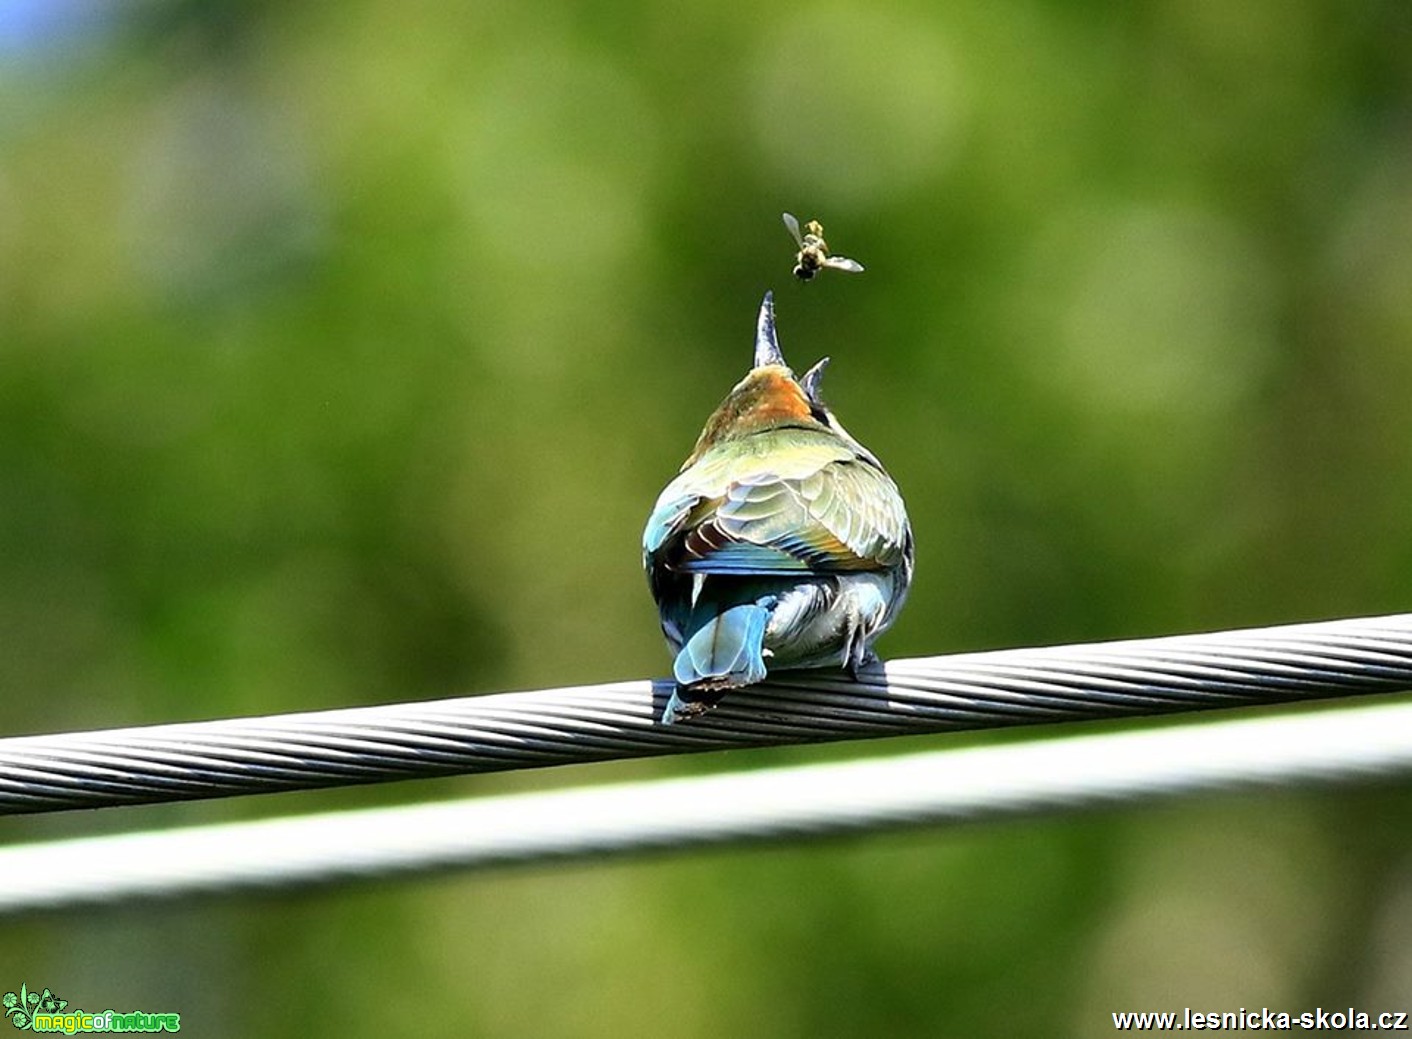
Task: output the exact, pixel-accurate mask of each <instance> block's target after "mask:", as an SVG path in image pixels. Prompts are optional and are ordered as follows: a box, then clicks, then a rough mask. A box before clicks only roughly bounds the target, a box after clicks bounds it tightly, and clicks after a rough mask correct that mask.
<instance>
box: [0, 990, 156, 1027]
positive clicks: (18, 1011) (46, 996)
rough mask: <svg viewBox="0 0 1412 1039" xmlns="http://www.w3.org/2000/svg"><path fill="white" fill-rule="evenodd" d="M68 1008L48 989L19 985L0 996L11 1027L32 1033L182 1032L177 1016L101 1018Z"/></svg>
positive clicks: (135, 1013) (112, 1014)
mask: <svg viewBox="0 0 1412 1039" xmlns="http://www.w3.org/2000/svg"><path fill="white" fill-rule="evenodd" d="M68 1007H69V1001H68V1000H67V999H60V998H59V997H58V996H56V995H55V994H54V993H53V992H50V991H49V990H48V989H45V990H44V991H42V992H31V991H30V989H29V986H28V985H21V986H20V990H19V991H18V992H6V993H5V994H4V995H3V996H0V1009H3V1010H4V1011H5V1017H6V1018H8V1019H9V1021H10V1024H12V1025H14V1026H15V1027H16V1028H19V1029H22V1030H27V1031H31V1032H61V1033H63V1034H64V1035H73V1034H74V1033H75V1032H179V1031H181V1015H180V1014H173V1013H166V1014H150V1013H147V1012H146V1011H144V1010H132V1011H129V1012H128V1013H126V1014H120V1013H118V1011H116V1010H105V1011H103V1012H102V1013H101V1014H90V1013H88V1012H87V1011H84V1010H70V1009H69V1008H68Z"/></svg>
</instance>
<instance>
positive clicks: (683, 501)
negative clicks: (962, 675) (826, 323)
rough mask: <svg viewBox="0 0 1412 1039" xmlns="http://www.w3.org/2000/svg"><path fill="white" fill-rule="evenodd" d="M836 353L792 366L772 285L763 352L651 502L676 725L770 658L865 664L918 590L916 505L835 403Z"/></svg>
mask: <svg viewBox="0 0 1412 1039" xmlns="http://www.w3.org/2000/svg"><path fill="white" fill-rule="evenodd" d="M828 363H829V359H828V358H827V357H825V358H823V359H822V360H821V361H819V362H818V363H817V364H815V365H814V366H813V367H812V368H810V369H809V370H808V371H806V372H805V373H804V375H803V376H800V377H798V378H796V377H795V374H794V372H793V370H792V369H791V368H790V367H789V365H788V363H787V362H786V361H785V359H784V354H783V353H782V352H781V350H780V345H779V340H778V338H777V335H776V330H775V313H774V296H773V294H772V293H770V292H767V293H765V298H764V301H763V302H762V303H761V305H760V311H759V316H758V318H757V320H756V333H755V358H754V365H753V366H752V367H751V369H750V371H749V373H748V374H747V375H746V376H745V378H743V379H742V380H741V381H740V382H739V383H737V384H736V386H735V387H734V388H733V389H732V390H731V391H730V393H729V394H728V395H727V396H726V398H725V400H724V401H722V402H721V405H720V406H719V407H718V408H717V409H716V410H715V411H714V412H713V413H712V415H711V417H710V418H709V419H708V420H707V421H706V425H705V428H704V429H703V430H702V432H701V435H700V437H699V438H698V439H697V441H696V446H695V448H694V449H693V450H692V452H691V454H690V455H688V456H687V459H686V461H685V462H684V463H682V467H681V469H680V471H679V472H678V473H677V475H676V477H675V478H674V479H673V480H672V481H671V482H670V483H668V484H667V486H666V488H665V489H663V491H662V493H661V494H660V495H659V496H658V498H657V501H656V504H655V505H654V506H653V509H652V512H651V515H650V516H649V517H648V520H647V526H646V527H645V529H644V530H643V535H642V552H643V567H644V569H645V570H646V572H647V581H648V585H649V587H650V589H651V592H652V596H653V599H654V600H655V601H656V603H657V608H658V612H659V614H660V617H661V624H662V632H663V634H664V635H665V636H666V639H667V644H668V646H669V648H670V650H671V652H672V653H673V654H674V661H673V665H672V678H673V681H674V689H673V692H672V695H671V697H670V698H669V700H668V702H667V705H666V708H665V710H664V711H663V712H662V716H661V719H660V720H661V722H662V723H664V724H673V723H675V722H677V721H681V720H685V719H689V718H693V717H696V716H698V715H700V714H702V713H704V712H705V711H707V710H709V709H710V708H711V707H714V706H715V705H716V703H718V702H719V700H720V699H721V697H722V696H724V695H725V694H726V693H727V692H729V691H730V690H732V689H739V688H742V687H744V686H749V685H753V684H755V683H757V682H760V681H762V680H763V679H764V678H765V677H766V676H767V675H768V674H770V673H771V672H773V671H779V670H792V669H796V668H822V667H830V668H843V669H845V670H846V671H847V672H848V673H849V674H850V675H852V677H853V678H854V679H857V677H858V672H859V670H860V669H862V668H864V667H866V666H868V665H870V664H872V663H873V662H875V661H876V660H877V657H876V655H875V654H874V652H873V648H872V647H873V642H874V641H875V640H876V639H877V637H878V636H879V635H881V634H882V633H883V632H884V631H886V630H887V628H888V627H889V625H891V624H892V622H893V620H894V618H895V617H896V616H897V613H898V611H899V610H900V609H901V608H902V605H903V602H904V601H905V600H906V597H907V591H908V588H909V587H910V585H911V581H912V568H913V555H914V549H913V542H912V528H911V524H910V522H909V521H908V518H907V509H906V506H905V505H904V503H903V501H902V494H901V492H900V491H899V490H898V488H897V484H896V483H894V482H893V480H892V477H890V476H889V475H888V473H887V471H886V470H885V469H884V468H883V466H882V463H881V462H879V461H878V459H877V457H876V456H875V455H873V453H872V452H871V451H869V450H868V449H867V448H865V447H864V446H863V445H862V444H860V443H859V442H858V441H857V440H855V439H854V438H853V437H852V436H851V435H850V434H849V433H848V431H847V430H846V429H844V428H843V426H842V425H841V424H840V423H839V421H838V419H837V418H836V417H835V416H834V414H833V412H832V411H831V410H830V409H829V407H828V406H827V405H826V404H825V403H824V400H823V396H822V391H821V385H820V384H821V381H822V378H823V373H824V369H825V368H826V367H827V365H828Z"/></svg>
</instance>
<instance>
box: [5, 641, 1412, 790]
mask: <svg viewBox="0 0 1412 1039" xmlns="http://www.w3.org/2000/svg"><path fill="white" fill-rule="evenodd" d="M1406 689H1412V614H1399V615H1395V616H1387V617H1372V618H1361V619H1352V620H1338V621H1328V622H1322V623H1314V624H1299V625H1287V626H1282V627H1274V628H1260V629H1249V630H1242V631H1229V632H1218V633H1213V634H1202V635H1181V636H1171V637H1166V638H1155V639H1140V640H1132V641H1122V642H1108V643H1097V644H1092V645H1080V646H1061V647H1054V648H1047V649H1022V650H999V651H994V652H985V653H967V654H957V655H952V656H941V657H929V658H920V659H913V660H898V661H893V662H891V663H889V664H887V665H884V666H881V667H879V668H877V669H875V670H873V671H871V672H868V673H865V674H863V675H862V676H861V677H860V680H859V681H856V682H855V681H853V680H851V679H848V678H847V677H844V676H841V675H839V676H834V675H829V674H826V673H817V672H810V673H796V674H785V675H782V676H781V677H779V678H778V679H777V680H772V681H770V682H766V683H763V684H761V685H759V686H755V687H752V688H750V689H746V690H739V691H736V692H732V693H731V694H730V695H728V696H727V697H726V698H725V700H724V701H723V702H722V704H721V705H720V706H719V707H717V708H716V709H715V710H713V711H711V712H709V713H707V714H705V715H704V716H702V717H700V718H696V719H692V720H690V721H687V722H682V723H678V724H676V725H670V726H668V725H663V724H661V723H660V722H659V720H658V719H659V717H660V715H661V712H662V708H663V705H664V704H665V702H666V698H667V696H668V694H669V692H670V689H669V686H668V685H667V684H666V683H663V682H656V683H654V682H648V681H637V682H622V683H615V684H609V685H596V686H583V687H579V688H569V689H553V690H542V691H538V692H524V693H499V694H494V695H488V696H477V697H463V698H456V699H447V700H436V701H430V702H423V703H409V704H394V705H388V706H380V707H359V708H346V709H340V710H331V711H319V712H310V713H302V714H286V715H275V716H269V717H262V718H244V719H229V720H223V721H206V722H189V723H178V724H165V725H152V726H144V727H137V728H125V729H109V730H102V731H94V732H80V733H70V734H59V735H44V736H21V737H10V738H6V739H0V814H14V813H21V812H43V811H55V810H61V809H70V808H96V807H103V806H108V805H120V804H139V803H151V802H158V801H174V800H187V799H195V798H207V797H224V796H231V795H236V794H252V793H265V792H273V791H281V790H295V789H307V788H312V787H324V786H338V785H344V784H352V783H372V782H378V781H383V780H392V779H406V778H411V777H417V776H433V775H447V774H453V773H468V772H488V771H497V770H503V769H516V768H531V767H539V766H546V765H557V764H567V763H572V762H587V761H601V760H606V759H612V758H629V757H641V756H647V755H659V754H673V753H683V752H687V751H703V750H717V749H724V748H732V747H748V746H768V745H776V744H784V743H805V742H820V741H828V740H843V739H857V738H864V737H875V736H890V735H905V734H916V733H927V732H939V731H947V730H958V729H977V728H987V727H994V726H1001V725H1023V724H1034V723H1039V722H1059V721H1075V720H1080V719H1099V718H1117V717H1126V716H1133V715H1145V714H1158V713H1167V712H1174V711H1192V710H1201V709H1210V708H1218V707H1232V706H1241V705H1249V704H1269V703H1277V702H1283V701H1293V700H1312V699H1319V698H1325V697H1335V696H1349V695H1358V694H1367V693H1377V692H1392V691H1400V690H1406Z"/></svg>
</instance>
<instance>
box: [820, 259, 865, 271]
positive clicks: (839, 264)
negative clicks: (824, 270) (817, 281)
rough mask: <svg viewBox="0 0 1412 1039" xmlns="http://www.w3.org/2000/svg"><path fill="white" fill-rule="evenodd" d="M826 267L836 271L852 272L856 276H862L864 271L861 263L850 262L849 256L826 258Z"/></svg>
mask: <svg viewBox="0 0 1412 1039" xmlns="http://www.w3.org/2000/svg"><path fill="white" fill-rule="evenodd" d="M824 266H825V267H832V268H833V269H834V270H836V271H852V272H853V273H854V274H860V273H862V270H863V265H862V264H861V263H859V262H858V261H857V260H850V259H849V258H848V257H847V256H826V257H824Z"/></svg>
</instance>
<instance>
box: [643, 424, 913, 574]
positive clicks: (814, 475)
mask: <svg viewBox="0 0 1412 1039" xmlns="http://www.w3.org/2000/svg"><path fill="white" fill-rule="evenodd" d="M730 468H731V472H732V477H731V478H729V479H725V480H720V479H718V480H712V479H711V473H710V471H709V470H710V466H709V465H708V466H707V467H706V470H704V471H703V472H701V473H697V474H695V476H696V479H688V480H681V479H679V480H678V481H676V482H674V485H673V486H674V487H675V486H676V485H677V484H678V483H680V484H681V485H682V486H680V487H679V488H678V493H675V494H673V493H672V491H673V487H669V488H668V489H667V492H664V493H663V496H662V499H661V500H659V502H658V507H657V509H656V511H654V513H653V516H652V519H651V520H650V521H649V523H648V530H647V532H646V534H645V536H644V548H645V549H646V550H647V551H648V553H649V555H656V556H658V557H659V558H660V559H661V560H662V561H663V562H665V563H666V565H667V566H668V567H670V568H671V569H673V570H677V571H680V572H685V573H703V574H772V573H789V572H799V571H816V572H842V571H857V570H877V569H883V568H886V567H889V566H893V565H896V564H898V563H900V562H901V561H902V559H903V556H904V554H905V552H906V545H907V541H908V538H909V534H908V527H907V513H906V510H905V508H904V506H903V504H902V498H901V496H900V495H899V494H898V491H897V486H896V485H895V484H894V483H893V482H892V480H891V479H890V478H889V477H888V476H887V475H886V474H885V473H883V472H882V471H881V470H879V469H877V468H874V467H873V466H872V465H869V464H867V463H866V462H863V461H860V460H858V459H857V458H856V457H855V456H854V455H853V454H852V453H851V452H850V451H848V449H847V448H846V446H843V445H837V446H835V445H829V446H828V447H827V448H826V449H825V450H823V451H820V450H817V449H811V448H806V449H803V450H795V449H785V450H782V451H777V452H771V453H770V454H767V455H760V456H755V457H753V458H751V457H747V458H744V459H741V458H739V457H736V458H734V459H732V460H731V466H730ZM682 475H683V477H687V476H690V475H692V474H691V472H690V471H688V473H683V474H682Z"/></svg>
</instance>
